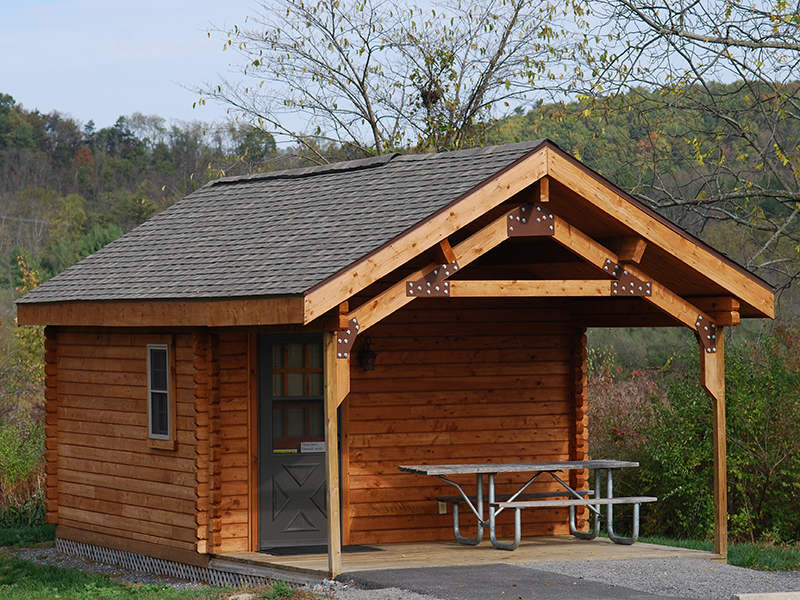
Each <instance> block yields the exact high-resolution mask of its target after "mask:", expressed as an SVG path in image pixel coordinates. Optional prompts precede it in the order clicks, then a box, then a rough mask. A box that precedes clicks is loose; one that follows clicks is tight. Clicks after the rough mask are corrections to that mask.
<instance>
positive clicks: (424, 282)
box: [406, 261, 458, 298]
mask: <svg viewBox="0 0 800 600" xmlns="http://www.w3.org/2000/svg"><path fill="white" fill-rule="evenodd" d="M456 271H458V262H456V261H453V262H451V263H446V264H443V265H440V266H438V267H435V268H434V269H432V270H431V271H430V272H429V273H428V274H426V275H424V276H423V277H421V278H420V279H417V280H416V281H407V282H406V296H411V297H422V298H437V297H438V298H446V297H449V296H450V284H449V283H448V282H447V281H445V280H446V279H447V278H448V277H450V276H451V275H452V274H453V273H455V272H456Z"/></svg>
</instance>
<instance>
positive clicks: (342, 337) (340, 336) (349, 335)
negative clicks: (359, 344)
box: [336, 317, 359, 358]
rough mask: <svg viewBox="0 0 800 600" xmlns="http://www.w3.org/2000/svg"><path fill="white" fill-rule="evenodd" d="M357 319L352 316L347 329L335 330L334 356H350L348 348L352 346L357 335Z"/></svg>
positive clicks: (350, 348)
mask: <svg viewBox="0 0 800 600" xmlns="http://www.w3.org/2000/svg"><path fill="white" fill-rule="evenodd" d="M358 330H359V326H358V319H356V318H355V317H353V318H352V319H350V323H349V325H348V327H347V329H344V330H342V331H337V332H336V357H337V358H347V357H348V356H350V350H352V348H353V342H355V341H356V336H357V335H358Z"/></svg>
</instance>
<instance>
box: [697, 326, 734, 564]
mask: <svg viewBox="0 0 800 600" xmlns="http://www.w3.org/2000/svg"><path fill="white" fill-rule="evenodd" d="M700 377H701V383H702V384H703V388H704V389H705V390H706V393H707V394H708V395H709V396H710V397H711V400H712V401H713V410H714V431H713V436H714V552H715V553H716V554H720V555H721V556H723V557H725V558H726V559H727V556H728V479H727V470H726V469H727V454H726V437H725V436H726V433H725V335H724V331H723V328H722V327H718V328H717V351H716V352H706V350H705V349H704V348H703V346H702V344H701V345H700Z"/></svg>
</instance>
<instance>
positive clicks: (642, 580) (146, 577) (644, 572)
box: [3, 547, 800, 600]
mask: <svg viewBox="0 0 800 600" xmlns="http://www.w3.org/2000/svg"><path fill="white" fill-rule="evenodd" d="M3 551H7V552H9V553H13V554H15V555H16V556H18V557H20V558H23V559H25V560H30V561H32V562H35V563H37V564H41V565H56V566H59V567H64V568H68V569H79V570H81V571H86V572H90V573H103V574H106V575H109V576H111V577H113V578H114V579H116V580H117V581H119V582H121V583H128V584H154V585H169V586H172V587H176V588H184V589H186V588H189V589H195V588H200V587H203V585H202V584H198V583H191V582H188V581H184V580H181V579H175V578H173V577H165V576H161V575H153V574H150V573H141V572H135V571H129V570H127V569H122V568H120V567H117V566H114V565H108V564H104V563H98V562H94V561H88V560H83V559H80V558H76V557H74V556H71V555H67V554H62V553H60V552H58V551H57V550H56V549H55V547H50V548H24V549H5V550H3ZM519 567H521V568H526V569H532V570H537V571H545V572H549V573H559V574H561V575H567V576H570V577H576V578H581V579H584V580H586V581H596V582H599V583H605V584H609V585H617V586H620V587H627V588H630V589H634V590H638V591H641V592H647V593H651V594H657V595H661V596H671V597H678V598H698V599H704V600H730V597H731V596H732V595H733V594H742V593H770V592H800V571H790V572H764V571H753V570H750V569H743V568H741V567H733V566H731V565H725V564H721V563H717V562H713V561H710V560H708V559H690V558H666V559H644V558H641V559H632V560H614V561H581V562H537V563H528V564H524V565H519ZM315 591H318V592H327V593H330V594H332V595H333V597H334V598H336V599H337V600H447V599H436V598H434V597H432V596H424V595H421V594H418V593H415V592H411V591H408V590H403V589H398V588H386V589H379V590H360V589H356V588H354V587H353V586H352V585H347V584H343V583H338V582H327V581H326V582H324V583H323V584H322V585H320V586H316V588H315Z"/></svg>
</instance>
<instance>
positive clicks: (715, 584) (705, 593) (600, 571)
mask: <svg viewBox="0 0 800 600" xmlns="http://www.w3.org/2000/svg"><path fill="white" fill-rule="evenodd" d="M523 566H524V567H526V568H529V569H536V570H540V571H548V572H550V573H560V574H561V575H569V576H571V577H582V578H583V579H585V580H588V581H597V582H599V583H607V584H610V585H617V586H624V587H627V588H630V589H633V590H638V591H640V592H648V593H651V594H658V595H661V596H674V597H678V598H703V599H708V600H730V597H731V596H732V595H733V594H768V593H772V592H800V571H777V572H776V571H770V572H767V571H753V570H752V569H743V568H742V567H734V566H731V565H726V564H722V563H718V562H714V561H711V560H708V559H704V558H699V559H698V558H660V559H648V558H636V559H631V560H611V561H580V562H540V563H528V564H526V565H523Z"/></svg>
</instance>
